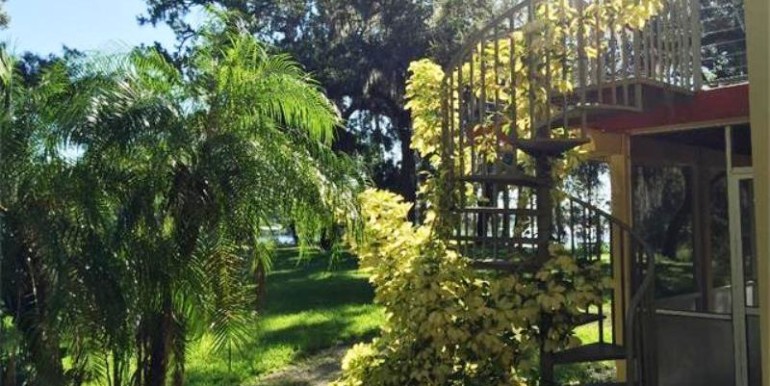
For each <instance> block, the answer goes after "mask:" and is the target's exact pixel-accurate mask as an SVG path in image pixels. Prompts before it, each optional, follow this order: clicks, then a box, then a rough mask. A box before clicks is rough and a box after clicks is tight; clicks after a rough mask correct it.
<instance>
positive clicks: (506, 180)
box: [457, 174, 548, 188]
mask: <svg viewBox="0 0 770 386" xmlns="http://www.w3.org/2000/svg"><path fill="white" fill-rule="evenodd" d="M457 179H458V180H459V181H463V182H479V183H488V184H493V183H494V184H503V185H514V186H527V187H532V188H536V187H541V186H548V181H547V180H544V179H542V178H537V177H532V176H527V175H523V174H497V175H483V174H472V175H466V176H460V177H457Z"/></svg>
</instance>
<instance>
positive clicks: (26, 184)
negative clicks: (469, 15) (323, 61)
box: [0, 17, 359, 386]
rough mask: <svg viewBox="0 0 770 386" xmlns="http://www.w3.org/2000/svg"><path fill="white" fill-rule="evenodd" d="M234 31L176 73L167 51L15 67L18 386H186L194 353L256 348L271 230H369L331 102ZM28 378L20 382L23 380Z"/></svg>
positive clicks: (0, 175) (6, 252) (2, 307)
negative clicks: (250, 344) (336, 145)
mask: <svg viewBox="0 0 770 386" xmlns="http://www.w3.org/2000/svg"><path fill="white" fill-rule="evenodd" d="M236 26H237V23H231V22H230V20H228V19H227V17H223V18H217V19H216V20H215V21H213V22H211V23H208V24H207V25H206V27H205V28H204V29H203V30H202V31H201V34H200V35H199V37H198V39H196V41H195V42H194V43H193V45H192V46H191V51H190V55H189V59H188V60H187V61H185V63H184V64H182V65H181V66H175V65H174V64H172V63H171V62H170V61H169V60H168V59H167V58H166V57H165V56H164V55H162V54H160V53H158V52H157V51H155V50H152V49H136V50H134V51H133V52H131V53H130V54H127V55H117V56H101V57H86V58H81V59H75V60H69V61H57V62H54V63H51V64H50V65H48V66H46V68H45V69H43V70H42V71H41V73H40V74H39V76H38V77H36V78H35V79H34V80H33V81H29V79H24V78H22V77H21V76H20V74H19V73H18V72H16V71H15V70H14V67H15V65H14V60H13V58H11V57H9V56H7V55H4V56H3V58H2V59H3V60H2V64H3V66H2V71H1V72H0V75H2V78H1V80H2V91H3V94H2V97H3V104H2V106H3V110H2V124H1V126H0V130H1V131H0V145H1V147H0V150H1V151H2V159H3V162H2V163H0V180H1V181H3V184H2V187H3V189H2V191H0V210H1V211H2V245H1V246H2V249H1V251H0V252H1V253H0V258H1V260H0V268H1V271H0V279H2V280H1V281H0V291H1V292H0V301H1V302H0V321H2V325H0V337H1V338H0V341H2V344H3V347H2V350H0V352H2V354H0V369H2V377H3V380H2V384H4V385H14V384H21V383H22V382H24V381H26V382H29V383H32V384H44V385H64V384H73V385H79V384H84V383H88V382H92V381H99V382H100V383H105V384H109V385H114V386H118V385H128V384H134V385H166V384H169V383H171V384H175V385H182V384H184V383H185V362H186V351H187V350H186V348H187V345H188V343H189V342H190V341H192V340H194V339H196V338H198V337H200V336H201V335H202V334H203V333H204V332H205V333H208V334H210V335H211V336H213V342H214V343H213V347H214V349H215V350H230V349H232V347H234V346H235V345H237V344H238V343H239V341H241V340H242V338H243V336H244V334H245V333H246V329H245V324H246V322H247V321H248V320H249V319H248V318H247V316H249V315H250V314H251V313H252V312H253V310H254V306H255V303H254V300H255V299H254V298H255V296H256V295H257V289H256V288H255V285H256V282H255V279H254V276H255V273H257V272H259V271H262V270H264V269H265V268H266V266H268V265H269V262H270V259H269V251H268V250H267V249H266V248H265V246H264V245H263V244H262V242H261V240H260V239H259V234H260V232H259V229H260V227H261V226H267V225H271V224H274V223H276V222H283V223H285V224H289V223H291V224H293V226H294V227H295V228H296V230H297V233H298V234H299V236H300V238H301V239H302V240H306V241H308V240H313V239H316V238H318V237H319V235H320V234H321V233H322V232H324V230H325V229H328V228H329V227H330V226H331V225H332V224H333V223H337V222H340V221H344V220H345V219H346V218H350V217H351V216H354V215H355V213H356V208H355V207H354V206H353V205H352V204H351V202H353V200H352V198H353V197H354V195H355V193H354V191H355V189H356V187H357V186H358V185H359V182H358V181H359V177H358V175H357V174H356V173H355V172H354V170H355V168H354V165H353V164H352V163H351V162H350V161H348V160H347V159H345V158H344V157H340V156H338V155H336V154H335V153H334V152H332V150H331V147H330V144H331V142H332V140H333V135H334V130H335V128H336V126H337V125H338V124H339V123H340V121H339V117H338V114H337V112H336V110H335V109H334V107H333V105H332V103H331V102H330V101H329V100H327V99H326V97H325V96H324V95H323V94H322V92H321V91H320V89H319V87H318V86H317V84H316V83H315V82H314V81H313V80H311V79H310V78H309V76H308V75H307V74H306V73H305V72H304V71H303V70H302V69H300V67H299V66H298V65H297V64H295V63H294V62H293V61H292V60H291V59H290V58H288V57H287V56H285V55H280V54H275V53H272V52H271V51H270V49H269V48H267V47H266V46H264V45H263V44H261V43H259V42H258V41H257V40H255V39H254V38H253V37H252V36H251V35H249V34H241V33H239V31H238V30H237V28H236ZM17 382H18V383H17Z"/></svg>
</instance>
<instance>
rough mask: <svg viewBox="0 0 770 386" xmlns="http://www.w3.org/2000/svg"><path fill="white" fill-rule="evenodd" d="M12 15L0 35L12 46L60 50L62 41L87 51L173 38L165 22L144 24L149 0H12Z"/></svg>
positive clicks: (17, 50) (125, 47)
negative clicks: (138, 17) (157, 24)
mask: <svg viewBox="0 0 770 386" xmlns="http://www.w3.org/2000/svg"><path fill="white" fill-rule="evenodd" d="M4 7H5V10H6V11H7V13H8V15H9V16H10V18H11V22H10V25H9V27H8V29H6V30H4V31H0V41H2V42H5V43H7V44H8V45H9V48H10V49H11V51H12V52H14V53H17V54H20V53H22V52H26V51H31V52H34V53H37V54H42V55H47V54H49V53H61V48H62V45H66V46H67V47H69V48H76V49H79V50H82V51H94V50H100V51H112V52H119V51H127V50H128V48H129V47H133V46H136V45H139V44H141V43H147V44H152V43H153V42H155V41H158V42H160V43H161V44H163V45H164V46H166V47H172V46H173V44H174V35H173V33H172V32H171V30H170V29H169V28H168V27H167V26H165V25H162V26H158V27H157V28H153V27H152V26H140V25H139V23H138V22H137V16H139V15H141V14H142V13H144V11H145V1H144V0H7V2H6V3H5V4H4Z"/></svg>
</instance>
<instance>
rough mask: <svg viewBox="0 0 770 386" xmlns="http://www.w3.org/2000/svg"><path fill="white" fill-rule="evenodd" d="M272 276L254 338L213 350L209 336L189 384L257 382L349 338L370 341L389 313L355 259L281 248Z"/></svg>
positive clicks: (193, 362)
mask: <svg viewBox="0 0 770 386" xmlns="http://www.w3.org/2000/svg"><path fill="white" fill-rule="evenodd" d="M274 264H275V266H274V267H273V271H272V272H271V273H270V274H269V275H268V287H267V299H266V302H265V304H264V307H263V310H262V311H261V312H260V313H259V315H257V316H256V318H255V321H254V330H253V333H252V336H251V339H250V340H249V341H248V342H247V344H246V345H244V346H242V347H239V348H238V349H235V350H233V354H232V355H233V356H232V370H229V369H228V355H227V353H212V352H211V349H210V348H211V339H210V338H208V337H204V338H203V339H202V340H201V341H200V342H198V343H196V344H195V345H194V347H193V349H192V350H190V352H189V353H188V368H187V376H188V384H190V385H241V384H246V385H251V384H254V383H255V379H256V378H257V377H258V376H260V375H263V374H266V373H269V372H272V371H276V370H280V369H281V368H283V367H285V366H287V365H289V364H291V363H293V362H296V361H297V360H299V359H302V358H303V357H306V356H308V355H311V354H313V353H315V352H318V351H320V350H322V349H325V348H328V347H332V346H335V345H338V344H343V343H353V342H357V341H361V340H368V339H369V338H371V337H372V336H374V334H376V333H377V332H378V329H379V326H380V325H381V324H382V322H383V319H384V316H383V313H382V311H381V310H380V309H379V308H378V307H376V306H374V305H373V304H372V297H373V296H374V291H373V290H372V288H371V286H370V285H369V283H368V281H367V279H366V275H365V274H363V273H362V272H361V271H359V270H358V269H357V267H356V262H355V259H354V258H352V257H351V256H343V257H342V258H339V259H337V260H336V261H334V262H333V263H332V261H331V259H330V258H329V256H328V255H326V254H322V253H318V252H313V253H309V254H307V255H306V256H304V258H303V259H300V258H299V256H298V252H297V250H295V249H282V250H279V251H278V253H277V255H276V258H275V261H274Z"/></svg>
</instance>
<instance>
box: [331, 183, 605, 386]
mask: <svg viewBox="0 0 770 386" xmlns="http://www.w3.org/2000/svg"><path fill="white" fill-rule="evenodd" d="M360 199H361V204H362V213H363V216H364V221H365V224H364V232H363V236H362V237H361V238H360V239H358V240H353V241H352V245H353V249H354V251H355V253H357V254H358V256H359V258H360V264H361V267H362V268H365V269H368V270H369V271H370V281H371V283H372V284H373V285H374V287H375V301H376V302H377V303H378V304H380V305H382V306H383V307H384V308H385V312H386V324H385V325H384V326H383V328H382V336H381V337H380V338H379V339H376V340H374V341H373V342H372V343H371V344H370V345H365V346H356V347H354V348H353V349H352V350H351V352H350V353H348V356H346V358H345V361H344V374H343V377H342V379H341V380H339V381H338V382H337V384H336V385H338V386H352V385H449V384H461V385H474V384H478V385H495V384H499V385H511V384H514V385H515V384H519V383H521V382H523V380H524V379H526V378H527V376H528V375H529V374H530V371H531V370H532V369H533V367H534V364H535V363H534V359H535V357H536V355H535V353H536V352H537V350H538V349H539V347H540V343H541V341H542V342H544V343H545V347H546V348H547V349H548V350H553V349H556V348H558V347H564V346H567V345H571V344H576V343H577V342H576V339H575V338H574V336H573V334H572V329H571V328H570V327H569V326H570V325H571V323H570V321H571V319H572V318H574V317H575V316H576V315H577V314H578V313H579V312H580V310H582V309H584V308H585V307H586V305H588V303H589V302H593V303H594V304H596V303H597V302H598V301H599V300H598V298H597V296H598V293H599V290H600V289H601V284H597V277H598V268H595V267H581V269H578V266H577V263H576V262H575V261H574V260H573V259H572V258H571V257H569V256H558V257H555V258H553V259H552V260H551V261H549V262H547V263H546V264H545V265H544V267H543V268H542V269H541V270H539V271H538V272H537V273H535V274H528V275H527V274H519V275H511V274H506V275H497V276H494V275H492V274H483V273H480V272H477V271H475V270H472V269H471V268H470V266H469V262H468V260H467V259H465V258H464V257H462V256H460V255H459V254H457V253H456V252H454V251H453V250H451V249H450V248H448V246H447V244H446V243H445V242H443V241H441V240H439V239H437V238H436V237H434V235H433V234H432V232H431V229H432V227H431V225H430V222H429V223H428V224H427V225H423V226H413V225H412V224H411V223H410V222H409V221H408V219H407V213H408V211H409V208H410V204H408V203H405V202H404V201H403V200H402V199H401V198H400V197H398V196H396V195H394V194H392V193H388V192H383V191H378V190H368V191H366V192H365V193H363V194H362V195H361V197H360ZM554 252H556V253H557V255H558V251H554ZM543 318H548V320H551V321H553V323H552V324H553V325H554V326H555V327H553V328H551V329H550V330H549V331H545V332H543V333H541V332H540V331H539V330H538V326H539V325H540V322H541V320H543Z"/></svg>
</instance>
